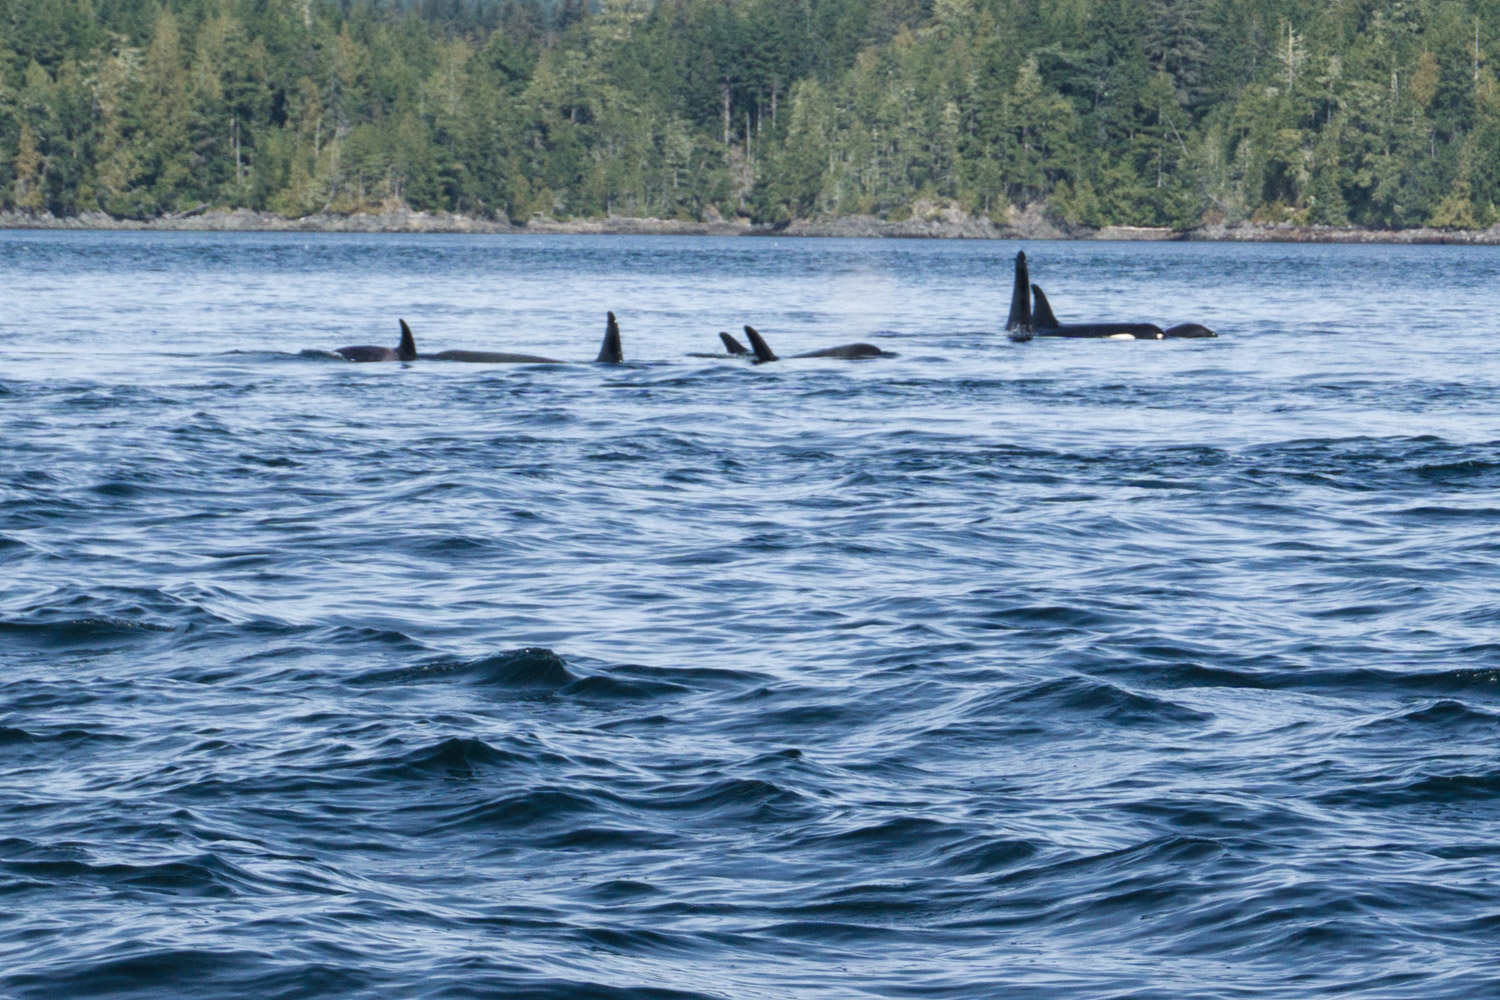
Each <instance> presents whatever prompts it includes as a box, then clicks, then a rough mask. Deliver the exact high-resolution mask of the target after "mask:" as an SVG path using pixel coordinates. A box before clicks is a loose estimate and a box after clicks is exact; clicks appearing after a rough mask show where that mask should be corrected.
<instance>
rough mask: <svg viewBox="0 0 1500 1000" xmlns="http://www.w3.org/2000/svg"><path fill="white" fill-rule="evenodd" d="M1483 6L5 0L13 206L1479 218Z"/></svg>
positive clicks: (1487, 155)
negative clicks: (1039, 208)
mask: <svg viewBox="0 0 1500 1000" xmlns="http://www.w3.org/2000/svg"><path fill="white" fill-rule="evenodd" d="M1497 57H1500V7H1497V6H1496V5H1494V4H1493V3H1491V2H1489V0H1483V2H1481V0H1442V2H1436V0H1434V2H1421V3H1418V2H1415V0H1412V2H1400V3H1396V4H1394V5H1384V6H1382V5H1372V4H1368V3H1334V4H1323V5H1301V6H1298V5H1290V4H1287V3H1285V2H1276V3H1272V2H1270V0H1244V2H1238V0H1063V2H1059V3H1054V4H1018V3H1014V2H1011V0H732V2H731V0H596V2H592V3H589V2H585V0H461V2H460V0H454V2H445V3H435V2H426V0H423V2H417V0H112V2H110V3H101V2H99V0H0V208H5V209H19V210H23V211H50V212H53V213H56V214H60V215H68V214H76V213H79V212H85V211H97V210H102V211H105V212H109V213H112V214H114V215H116V216H131V217H140V218H149V217H153V216H157V215H161V214H168V213H175V212H184V211H190V210H193V209H196V208H198V207H200V206H220V207H249V208H253V209H257V210H265V211H273V212H278V213H281V214H284V215H288V216H301V215H305V214H308V213H314V212H319V211H325V210H326V211H335V212H355V211H367V210H374V209H377V208H379V207H381V206H391V205H397V204H403V205H407V206H410V207H412V208H415V209H422V210H444V211H460V212H466V213H470V214H474V215H478V216H494V217H501V216H503V217H508V218H511V219H514V220H516V221H524V220H525V219H527V218H530V217H532V216H533V215H537V214H545V215H554V216H575V217H588V216H604V215H634V216H646V215H654V216H660V217H666V218H681V219H701V218H712V217H715V216H716V215H718V214H734V213H738V214H741V215H744V216H748V217H751V218H754V219H757V220H760V221H763V222H767V223H772V224H779V223H785V222H788V221H790V220H792V219H797V218H810V217H819V216H832V215H847V214H858V213H871V214H875V215H880V216H884V217H888V218H905V217H909V216H910V215H911V214H912V213H913V212H933V211H939V210H946V209H948V208H951V207H956V208H959V209H962V210H966V211H969V212H972V213H976V214H987V215H989V216H991V217H993V218H997V219H1003V218H1005V217H1007V216H1008V215H1009V214H1010V212H1011V210H1012V209H1013V208H1014V207H1016V206H1024V205H1032V204H1040V205H1044V206H1045V207H1046V209H1047V210H1048V211H1049V212H1050V213H1052V214H1053V215H1054V216H1055V217H1057V218H1060V219H1065V220H1067V221H1069V222H1073V223H1085V224H1091V225H1109V224H1127V225H1131V224H1133V225H1166V226H1176V227H1188V226H1193V225H1197V224H1199V223H1200V222H1201V221H1202V220H1203V219H1204V218H1205V217H1206V216H1211V217H1216V218H1229V219H1244V218H1252V219H1254V218H1258V219H1263V220H1268V221H1283V220H1288V221H1296V222H1312V223H1321V224H1328V225H1347V224H1359V225H1367V226H1395V227H1401V226H1415V225H1435V226H1443V227H1473V226H1483V225H1489V224H1492V223H1493V222H1494V221H1495V219H1496V216H1497V209H1496V207H1495V206H1496V205H1497V204H1500V84H1497V78H1496V73H1495V69H1494V65H1493V64H1494V63H1495V61H1496V59H1497Z"/></svg>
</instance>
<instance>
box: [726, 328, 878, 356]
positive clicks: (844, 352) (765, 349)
mask: <svg viewBox="0 0 1500 1000" xmlns="http://www.w3.org/2000/svg"><path fill="white" fill-rule="evenodd" d="M745 336H746V337H748V338H749V340H750V346H751V348H753V349H754V351H755V357H754V358H753V359H752V360H753V361H754V363H755V364H757V365H763V364H767V363H768V362H771V361H780V360H781V358H779V357H777V355H776V352H775V351H773V350H771V345H770V344H767V343H766V339H765V338H764V337H762V336H761V335H760V334H759V333H758V332H756V329H755V327H753V326H747V327H745ZM731 339H732V338H731ZM792 357H794V358H839V359H841V360H844V361H859V360H861V359H864V358H892V357H895V355H894V354H892V353H891V352H890V351H882V350H881V349H880V348H878V347H876V346H875V345H874V344H844V345H843V346H842V347H825V348H823V349H822V350H821V351H808V352H807V353H806V354H793V355H792Z"/></svg>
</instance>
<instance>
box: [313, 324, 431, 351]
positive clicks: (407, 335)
mask: <svg viewBox="0 0 1500 1000" xmlns="http://www.w3.org/2000/svg"><path fill="white" fill-rule="evenodd" d="M333 353H334V354H338V355H341V356H342V357H343V358H344V360H345V361H415V360H417V343H416V341H414V340H413V339H412V336H411V330H410V329H409V328H408V327H407V325H406V323H405V321H403V322H402V323H401V343H400V345H399V346H397V347H371V346H369V345H361V346H358V347H340V348H339V349H338V350H336V351H334V352H333Z"/></svg>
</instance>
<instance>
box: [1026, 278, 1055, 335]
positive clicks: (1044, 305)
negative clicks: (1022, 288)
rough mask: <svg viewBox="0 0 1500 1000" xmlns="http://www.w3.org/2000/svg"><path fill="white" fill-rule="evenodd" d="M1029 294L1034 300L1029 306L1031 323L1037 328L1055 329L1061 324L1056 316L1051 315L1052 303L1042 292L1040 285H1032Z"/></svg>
mask: <svg viewBox="0 0 1500 1000" xmlns="http://www.w3.org/2000/svg"><path fill="white" fill-rule="evenodd" d="M1031 294H1032V296H1033V297H1034V298H1035V300H1036V301H1035V304H1034V305H1032V307H1031V325H1032V326H1033V327H1035V328H1036V329H1038V330H1056V329H1057V328H1058V327H1059V326H1061V325H1062V324H1061V323H1059V322H1058V321H1057V317H1056V316H1054V315H1052V303H1050V302H1048V301H1047V296H1046V295H1044V294H1043V293H1042V286H1041V285H1032V286H1031Z"/></svg>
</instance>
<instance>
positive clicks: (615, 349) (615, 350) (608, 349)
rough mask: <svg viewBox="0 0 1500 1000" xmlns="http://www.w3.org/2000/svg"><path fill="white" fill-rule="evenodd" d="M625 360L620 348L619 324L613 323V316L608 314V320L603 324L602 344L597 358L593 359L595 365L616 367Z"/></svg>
mask: <svg viewBox="0 0 1500 1000" xmlns="http://www.w3.org/2000/svg"><path fill="white" fill-rule="evenodd" d="M624 360H625V352H624V350H623V349H622V348H621V346H620V324H618V323H616V322H615V314H614V313H610V314H609V320H608V321H607V322H606V323H605V324H604V343H603V344H602V345H601V346H600V347H599V356H598V357H597V358H595V359H594V361H595V362H596V363H600V364H610V365H617V364H620V363H621V362H623V361H624Z"/></svg>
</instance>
